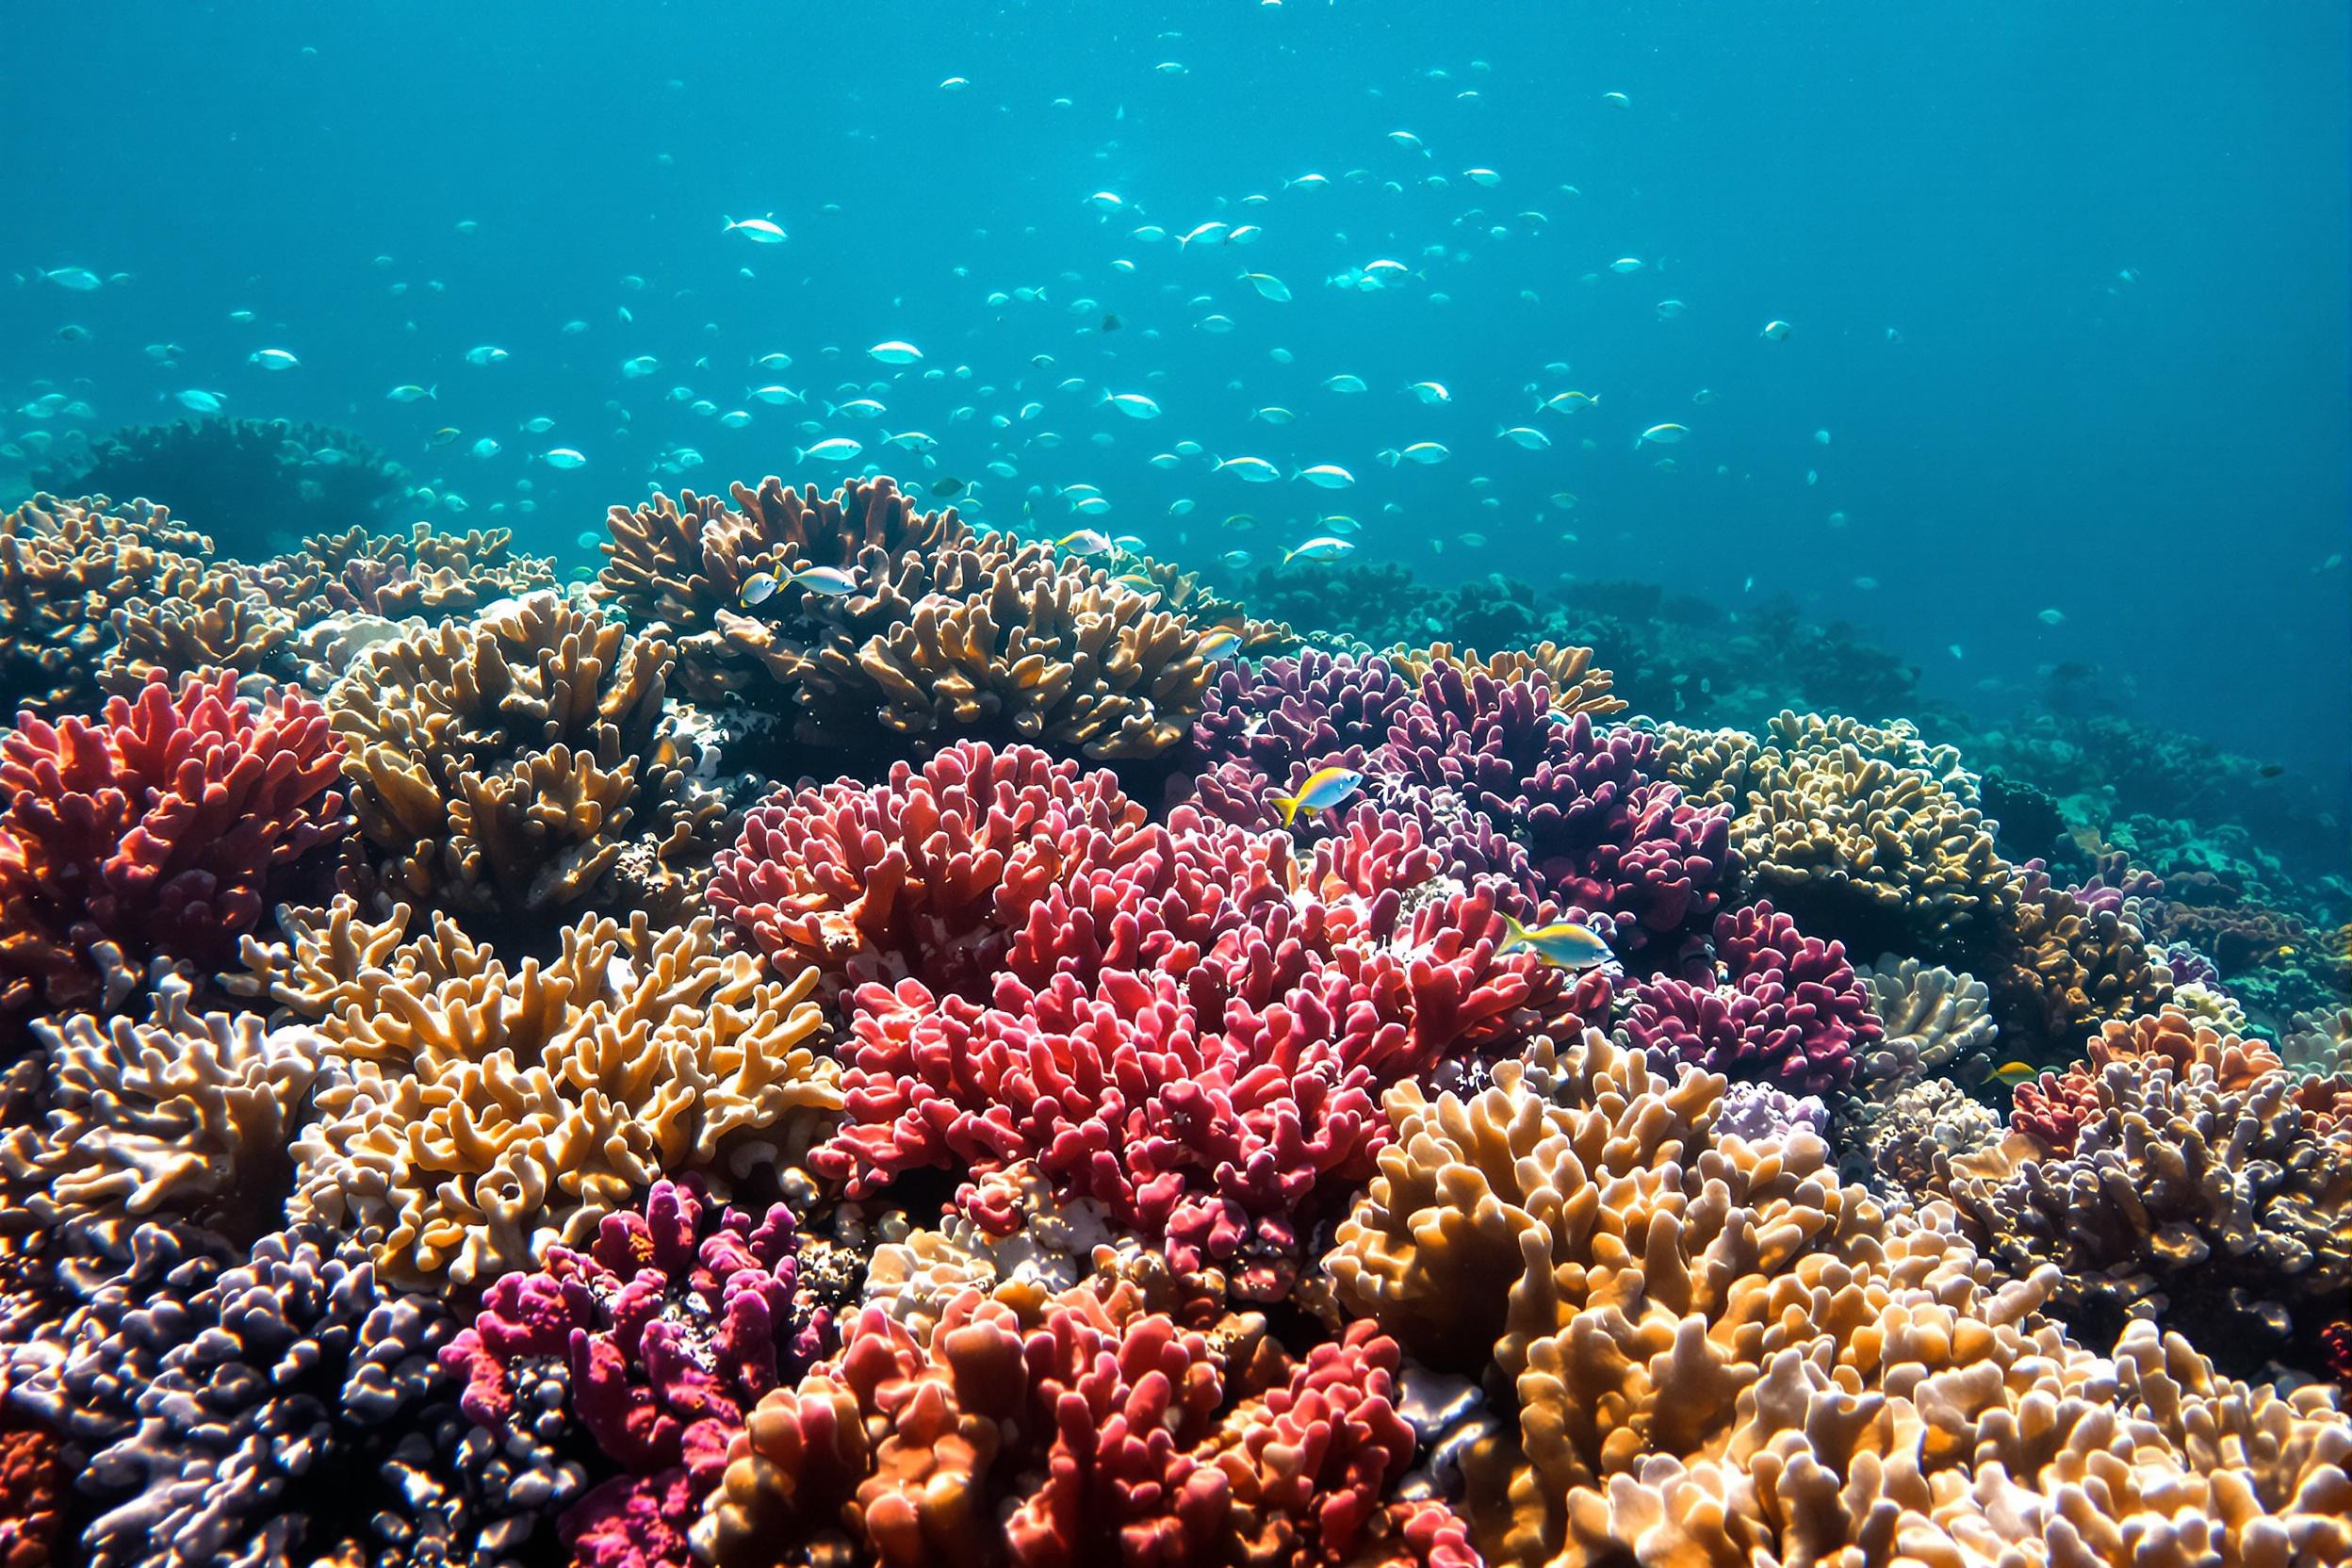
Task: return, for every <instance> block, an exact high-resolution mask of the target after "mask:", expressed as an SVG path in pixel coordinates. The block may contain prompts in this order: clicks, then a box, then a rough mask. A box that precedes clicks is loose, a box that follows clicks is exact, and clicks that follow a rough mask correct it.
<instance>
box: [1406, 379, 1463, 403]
mask: <svg viewBox="0 0 2352 1568" xmlns="http://www.w3.org/2000/svg"><path fill="white" fill-rule="evenodd" d="M1405 390H1406V391H1408V392H1410V393H1412V394H1413V396H1414V397H1416V398H1418V399H1420V400H1422V401H1423V402H1425V403H1449V402H1452V401H1453V400H1454V395H1453V394H1452V393H1451V392H1448V391H1446V387H1445V385H1444V384H1443V383H1440V382H1433V381H1417V382H1414V383H1413V384H1412V385H1411V386H1408V387H1406V388H1405Z"/></svg>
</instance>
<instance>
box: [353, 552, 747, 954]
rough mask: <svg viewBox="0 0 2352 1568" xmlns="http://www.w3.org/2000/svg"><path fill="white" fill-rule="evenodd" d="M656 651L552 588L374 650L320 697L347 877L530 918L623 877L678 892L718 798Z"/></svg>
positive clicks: (373, 892) (405, 897) (505, 917)
mask: <svg viewBox="0 0 2352 1568" xmlns="http://www.w3.org/2000/svg"><path fill="white" fill-rule="evenodd" d="M670 660H671V655H670V647H669V645H668V644H667V643H665V642H663V641H662V640H661V639H660V638H658V637H652V636H637V635H633V634H631V633H630V632H629V631H627V630H625V629H623V628H622V627H621V626H620V624H619V623H618V622H617V621H615V620H613V619H611V618H610V617H608V616H606V615H604V614H602V613H599V612H597V611H595V610H592V609H587V608H583V607H581V606H580V605H578V604H577V603H575V602H573V601H571V600H568V599H565V598H563V597H561V596H556V595H552V594H541V595H534V596H531V597H530V598H527V599H522V600H518V601H511V602H510V603H508V604H507V605H506V606H505V607H504V608H502V609H498V610H494V611H493V612H491V613H488V614H485V615H482V616H480V617H477V618H476V619H474V620H471V621H466V622H451V623H446V624H444V625H442V626H439V627H437V628H434V629H432V630H430V631H425V632H420V633H418V634H417V635H415V636H410V637H404V638H401V639H399V640H397V641H393V642H387V643H383V644H380V645H377V646H375V647H373V648H370V649H369V650H368V652H367V653H366V654H364V655H363V656H362V657H361V658H360V660H359V662H357V663H356V664H355V665H354V666H353V668H352V670H351V674H350V675H349V676H347V677H345V678H344V679H343V680H342V681H340V682H338V683H337V684H336V685H335V688H334V689H333V690H332V691H331V692H330V693H329V694H328V697H327V707H328V711H330V712H331V713H332V714H333V715H334V718H335V730H336V732H337V733H338V734H339V735H341V736H342V737H343V739H344V741H345V743H346V744H347V746H348V747H349V751H348V755H347V760H346V763H345V767H346V771H347V772H348V773H349V775H350V776H351V783H352V791H353V792H352V802H353V804H354V806H355V807H356V808H357V810H358V814H359V834H360V840H361V841H362V842H363V844H364V845H365V847H366V851H367V853H366V857H365V859H364V861H363V863H362V864H361V865H360V866H359V867H358V868H357V870H358V872H359V876H358V878H357V881H358V885H359V887H360V888H361V889H362V890H364V891H366V892H368V894H369V895H370V897H371V898H372V899H373V901H374V902H375V903H376V904H377V905H378V906H379V907H386V906H388V905H389V904H391V903H395V902H406V903H413V904H416V905H417V906H419V907H428V908H433V909H440V910H444V911H447V912H449V913H451V914H453V915H455V916H457V917H458V918H460V919H461V920H495V921H498V922H519V923H523V924H525V925H526V926H529V927H534V928H536V929H538V930H540V931H543V932H544V931H547V930H549V929H552V928H553V927H555V926H557V925H560V924H561V923H564V922H566V921H569V920H570V919H572V918H573V917H574V916H576V915H577V914H579V913H580V911H582V910H583V909H588V908H595V907H600V906H602V905H604V904H607V903H610V902H613V901H615V900H616V898H617V894H618V892H619V891H620V890H622V888H623V887H624V885H626V886H627V887H628V890H629V891H631V892H632V893H634V894H636V895H637V896H638V897H640V898H641V899H650V900H653V901H655V902H664V901H666V902H678V901H682V900H683V899H684V898H685V897H686V896H688V895H689V893H690V892H691V890H692V888H693V887H694V884H695V882H696V880H697V877H698V873H699V868H700V866H702V865H703V864H706V863H707V861H708V858H709V847H710V846H705V845H703V844H702V843H701V842H700V841H698V840H697V837H696V835H697V834H698V833H700V832H701V831H702V830H704V829H705V828H706V827H708V826H710V825H711V824H712V823H714V822H715V820H716V819H717V818H718V817H719V816H720V815H722V814H723V807H722V806H721V805H720V804H719V802H718V801H717V800H715V799H714V798H712V797H711V796H710V795H709V794H708V792H705V791H702V790H701V789H700V788H698V787H697V786H696V785H695V784H694V782H693V780H691V779H690V778H689V777H688V776H687V775H686V774H685V772H684V770H683V769H682V768H681V767H680V766H679V765H678V746H677V744H676V743H675V741H674V739H673V728H674V721H673V720H672V719H671V718H670V717H669V716H668V715H667V714H665V712H664V710H663V707H662V694H663V691H664V685H665V680H666V677H667V673H668V670H669V666H670ZM632 851H637V852H638V853H637V854H636V855H634V856H632V853H631V852H632ZM647 867H650V870H648V869H646V868H647Z"/></svg>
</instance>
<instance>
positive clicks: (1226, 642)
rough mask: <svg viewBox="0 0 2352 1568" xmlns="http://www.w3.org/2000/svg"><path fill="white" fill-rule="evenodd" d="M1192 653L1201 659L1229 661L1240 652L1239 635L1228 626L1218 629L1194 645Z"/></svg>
mask: <svg viewBox="0 0 2352 1568" xmlns="http://www.w3.org/2000/svg"><path fill="white" fill-rule="evenodd" d="M1194 651H1195V652H1197V653H1199V654H1200V655H1201V658H1203V659H1208V660H1217V659H1231V658H1232V657H1233V655H1234V654H1236V653H1239V652H1240V651H1241V633H1240V632H1238V631H1235V630H1234V629H1233V628H1232V627H1229V626H1221V627H1218V628H1217V629H1216V630H1214V631H1212V632H1210V633H1209V634H1208V635H1206V636H1204V637H1202V638H1201V641H1200V642H1199V643H1197V644H1196V645H1194Z"/></svg>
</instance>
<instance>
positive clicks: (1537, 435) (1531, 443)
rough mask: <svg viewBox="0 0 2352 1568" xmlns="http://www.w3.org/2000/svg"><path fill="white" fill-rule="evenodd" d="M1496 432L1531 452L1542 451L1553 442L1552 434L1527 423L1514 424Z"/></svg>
mask: <svg viewBox="0 0 2352 1568" xmlns="http://www.w3.org/2000/svg"><path fill="white" fill-rule="evenodd" d="M1495 434H1496V435H1498V436H1500V437H1502V438H1503V439H1504V440H1506V441H1510V442H1512V443H1514V444H1516V445H1518V446H1522V447H1525V448H1527V450H1529V451H1531V452H1540V451H1542V450H1543V449H1544V448H1546V447H1548V446H1550V445H1551V444H1552V438H1551V437H1550V436H1548V435H1546V434H1544V433H1543V432H1542V431H1540V430H1534V429H1531V428H1529V427H1528V426H1526V425H1513V426H1511V428H1510V429H1508V430H1498V431H1496V432H1495Z"/></svg>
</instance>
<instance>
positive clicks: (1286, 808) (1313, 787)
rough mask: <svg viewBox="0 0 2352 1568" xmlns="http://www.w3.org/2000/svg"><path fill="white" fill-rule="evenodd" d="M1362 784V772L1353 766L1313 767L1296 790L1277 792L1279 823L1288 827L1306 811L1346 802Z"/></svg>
mask: <svg viewBox="0 0 2352 1568" xmlns="http://www.w3.org/2000/svg"><path fill="white" fill-rule="evenodd" d="M1363 788H1364V775H1362V774H1360V773H1358V772H1356V770H1355V769H1353V768H1340V767H1331V768H1317V769H1315V772H1313V773H1311V774H1309V775H1308V776H1307V781H1306V782H1305V783H1304V784H1301V785H1299V792H1298V793H1297V794H1295V795H1285V794H1277V795H1275V797H1274V804H1275V805H1276V806H1278V807H1280V808H1281V809H1282V825H1283V826H1284V827H1288V826H1290V825H1292V824H1293V823H1295V822H1297V821H1298V820H1299V817H1300V816H1301V815H1302V814H1304V813H1306V812H1308V811H1329V810H1332V809H1335V808H1337V807H1340V806H1344V805H1346V804H1347V802H1348V797H1349V796H1350V795H1353V794H1354V793H1355V792H1357V791H1358V790H1361V789H1363Z"/></svg>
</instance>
